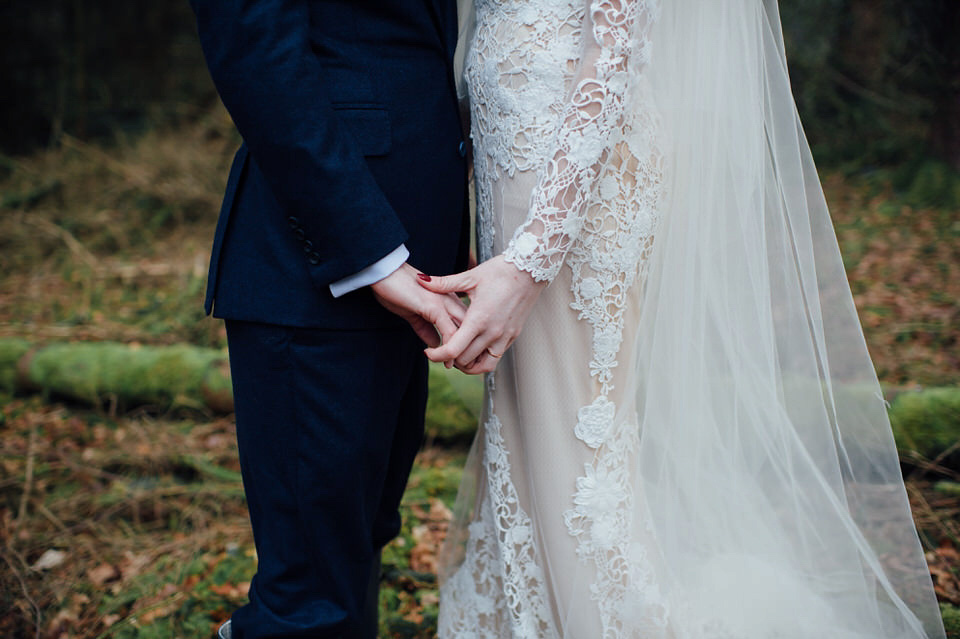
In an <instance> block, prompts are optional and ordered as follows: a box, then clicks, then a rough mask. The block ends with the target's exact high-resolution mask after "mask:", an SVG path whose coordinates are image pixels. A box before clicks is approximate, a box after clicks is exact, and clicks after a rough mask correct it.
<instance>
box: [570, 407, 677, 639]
mask: <svg viewBox="0 0 960 639" xmlns="http://www.w3.org/2000/svg"><path fill="white" fill-rule="evenodd" d="M598 402H599V403H600V405H601V406H602V407H603V408H604V409H606V408H607V407H608V406H612V404H610V403H609V402H606V400H602V399H601V400H598ZM598 402H594V404H595V405H596V404H597V403H598ZM582 412H583V411H581V420H580V423H579V424H578V427H579V426H580V424H582V423H583V415H582ZM604 421H605V423H606V424H607V425H608V427H609V426H610V425H612V415H611V419H610V420H604ZM578 436H579V435H578ZM585 441H586V440H585ZM586 443H587V444H588V445H590V444H591V442H589V441H586ZM638 446H639V429H638V427H637V422H636V420H628V421H625V422H623V423H622V424H620V425H619V426H618V427H617V428H616V431H615V432H612V433H610V436H609V437H608V438H606V440H605V443H604V444H603V447H602V449H601V450H600V451H598V454H597V456H596V458H595V460H594V462H593V463H592V464H586V465H585V467H584V475H583V476H582V477H580V478H579V479H577V491H576V493H575V494H574V497H573V508H571V509H570V510H568V511H567V512H566V513H564V521H565V523H566V525H567V529H568V530H569V531H570V534H572V535H573V536H574V537H577V539H578V540H579V546H578V547H577V554H578V556H579V557H580V559H581V560H582V561H589V562H593V563H594V564H595V565H596V572H597V581H596V582H594V583H593V584H591V586H590V592H591V596H592V598H593V599H594V600H595V601H596V602H597V605H598V607H599V609H600V620H601V622H602V625H603V635H602V638H603V639H614V638H616V637H627V636H629V637H643V638H644V639H656V638H658V637H665V636H666V634H665V633H666V627H667V605H666V602H665V600H664V599H663V597H662V595H661V592H660V589H659V587H658V586H657V580H656V576H655V573H654V570H653V566H652V564H651V561H650V559H649V557H648V553H649V549H648V548H647V547H646V546H645V545H643V544H642V543H639V542H636V541H634V540H635V539H636V535H635V532H637V531H634V530H633V527H634V525H635V523H634V515H635V512H636V511H635V509H636V503H635V500H634V495H633V493H632V491H631V489H630V477H629V473H630V461H631V458H632V456H633V454H635V453H636V450H637V447H638ZM645 521H647V522H649V519H646V520H645ZM645 532H646V533H649V532H650V528H649V527H647V529H646V530H645Z"/></svg>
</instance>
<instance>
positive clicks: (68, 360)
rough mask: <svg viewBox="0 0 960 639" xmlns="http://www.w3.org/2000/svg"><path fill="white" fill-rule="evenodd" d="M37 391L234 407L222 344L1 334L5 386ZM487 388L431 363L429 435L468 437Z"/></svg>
mask: <svg viewBox="0 0 960 639" xmlns="http://www.w3.org/2000/svg"><path fill="white" fill-rule="evenodd" d="M31 391H32V392H40V393H44V394H47V395H51V396H56V397H66V398H70V399H73V400H76V401H80V402H83V403H86V404H91V405H94V406H107V405H117V406H119V407H122V408H131V407H134V406H143V405H149V406H153V407H156V408H159V409H161V410H167V409H170V408H184V407H187V408H200V409H206V410H209V411H212V412H215V413H229V412H231V411H232V410H233V393H232V388H231V385H230V365H229V362H228V361H227V355H226V353H224V352H223V351H218V350H212V349H206V348H197V347H193V346H185V345H184V346H166V347H154V346H133V345H126V344H117V343H111V342H67V343H58V344H49V345H45V346H32V345H31V344H30V343H29V342H26V341H24V340H20V339H0V392H7V393H12V392H31ZM482 395H483V382H482V380H481V379H480V378H479V377H470V376H467V375H464V374H462V373H460V372H459V371H456V370H446V369H445V368H443V366H438V365H434V366H431V368H430V401H429V404H428V406H427V420H426V422H427V424H426V426H427V437H428V438H430V439H433V440H438V441H444V442H466V441H469V439H470V438H471V437H472V436H473V433H474V431H475V430H476V426H477V417H478V415H479V412H480V404H481V398H482Z"/></svg>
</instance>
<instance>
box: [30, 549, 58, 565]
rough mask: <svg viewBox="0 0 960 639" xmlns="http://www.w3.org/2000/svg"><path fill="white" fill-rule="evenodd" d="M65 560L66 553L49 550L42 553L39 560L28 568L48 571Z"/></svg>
mask: <svg viewBox="0 0 960 639" xmlns="http://www.w3.org/2000/svg"><path fill="white" fill-rule="evenodd" d="M66 558H67V553H65V552H63V551H62V550H57V549H55V548H50V549H49V550H46V551H44V553H43V554H42V555H40V558H39V559H37V560H36V561H35V562H33V565H32V566H30V567H31V568H33V569H34V570H50V569H51V568H56V567H57V566H59V565H60V564H62V563H63V562H64V560H66Z"/></svg>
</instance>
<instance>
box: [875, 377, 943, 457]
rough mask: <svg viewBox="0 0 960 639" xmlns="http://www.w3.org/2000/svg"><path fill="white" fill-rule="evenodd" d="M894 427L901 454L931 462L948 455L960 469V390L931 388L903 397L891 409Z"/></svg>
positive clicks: (902, 395) (891, 419)
mask: <svg viewBox="0 0 960 639" xmlns="http://www.w3.org/2000/svg"><path fill="white" fill-rule="evenodd" d="M890 423H891V425H892V426H893V434H894V436H895V437H896V440H897V447H898V448H899V449H900V450H901V451H908V450H912V451H916V452H918V453H920V454H921V455H923V456H924V457H926V458H928V459H936V458H938V457H941V456H942V455H944V454H948V455H949V459H946V460H943V461H945V462H947V464H948V465H949V466H951V467H957V466H958V465H960V388H928V389H925V390H922V391H907V392H903V393H900V394H899V395H897V396H896V398H895V399H894V400H893V403H892V404H891V405H890Z"/></svg>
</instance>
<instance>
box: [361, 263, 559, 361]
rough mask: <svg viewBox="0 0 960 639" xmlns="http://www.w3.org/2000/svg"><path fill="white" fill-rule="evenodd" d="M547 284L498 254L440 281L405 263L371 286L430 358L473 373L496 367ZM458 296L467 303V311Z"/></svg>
mask: <svg viewBox="0 0 960 639" xmlns="http://www.w3.org/2000/svg"><path fill="white" fill-rule="evenodd" d="M411 285H412V286H411ZM545 286H546V284H545V283H540V282H536V281H535V280H534V279H533V278H532V277H531V276H530V275H529V274H528V273H526V272H524V271H521V270H519V269H518V268H516V267H515V266H514V265H512V264H510V263H509V262H507V261H506V260H505V259H504V258H503V257H502V256H497V257H495V258H493V259H490V260H487V261H486V262H484V263H483V264H480V265H479V266H476V267H474V268H471V269H470V270H467V271H464V272H463V273H457V274H455V275H447V276H444V277H431V276H428V275H424V274H422V273H419V272H418V271H417V270H416V269H414V268H413V267H411V266H409V265H404V266H402V267H401V268H400V269H399V270H398V271H396V272H394V273H393V274H392V275H390V276H389V277H387V278H385V279H383V280H380V281H379V282H377V283H376V284H373V286H372V288H373V292H374V295H375V296H376V297H377V299H378V300H379V302H380V303H381V304H382V305H383V306H384V307H386V308H387V309H388V310H390V311H392V312H394V313H396V314H397V315H399V316H400V317H402V318H404V319H405V320H407V322H409V323H410V325H411V326H412V327H413V329H414V331H416V333H417V335H418V336H420V339H422V340H423V341H424V342H425V343H426V344H427V346H428V348H427V349H426V351H424V352H425V353H426V355H427V357H428V358H429V359H430V360H432V361H434V362H444V363H445V364H446V366H447V367H448V368H449V367H450V366H456V367H457V368H458V369H460V370H461V371H463V372H465V373H469V374H472V375H476V374H480V373H489V372H492V371H493V370H494V369H495V368H496V367H497V363H498V362H499V359H500V357H502V356H503V354H504V353H505V352H506V350H507V349H508V348H510V345H511V344H513V342H514V340H515V339H516V338H517V336H518V335H519V334H520V331H521V329H522V328H523V324H524V322H526V320H527V317H528V316H529V315H530V311H531V310H532V308H533V304H534V302H536V300H537V297H538V296H539V295H540V292H541V291H542V290H543V288H544V287H545ZM415 289H418V290H415ZM458 293H460V294H464V295H466V296H467V297H468V298H469V299H470V305H469V307H467V306H465V305H464V304H463V303H462V302H460V300H459V299H458V298H457V294H458Z"/></svg>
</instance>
